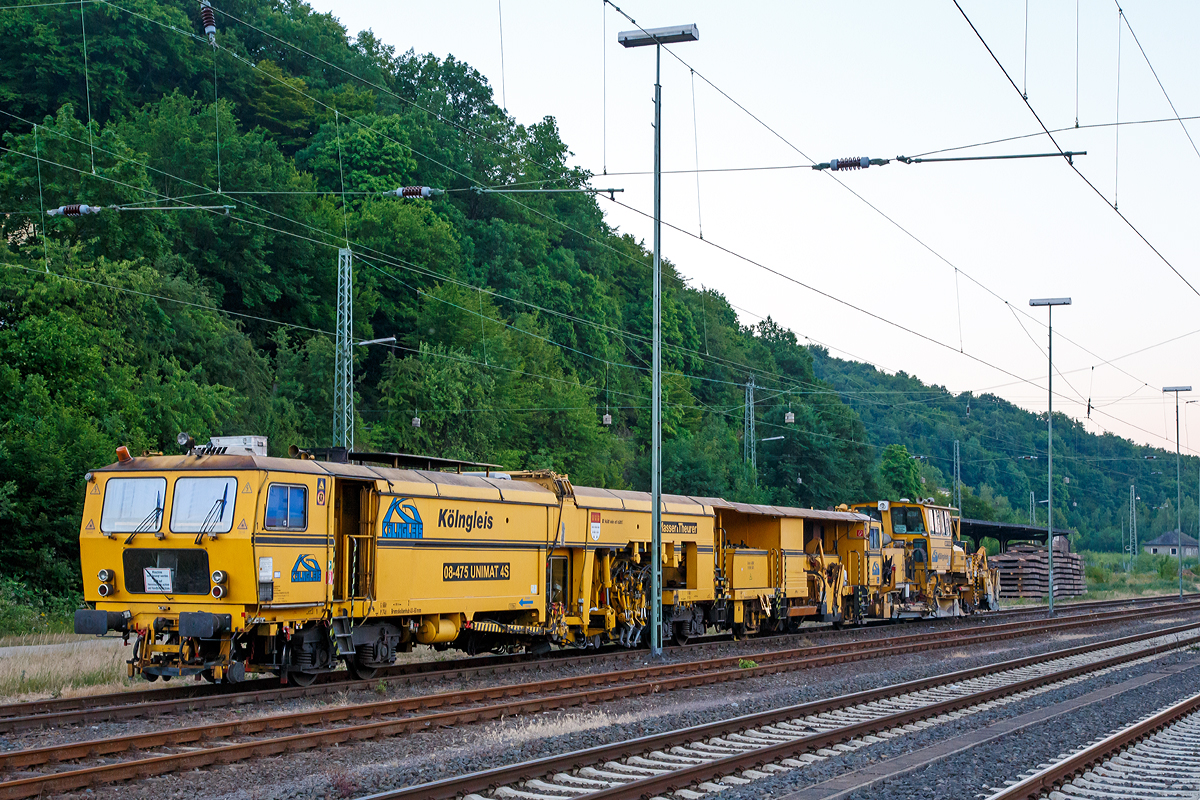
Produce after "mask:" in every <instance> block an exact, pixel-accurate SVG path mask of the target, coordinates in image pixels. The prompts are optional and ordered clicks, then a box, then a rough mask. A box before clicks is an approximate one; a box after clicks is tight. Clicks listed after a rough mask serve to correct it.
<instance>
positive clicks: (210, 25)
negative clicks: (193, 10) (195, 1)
mask: <svg viewBox="0 0 1200 800" xmlns="http://www.w3.org/2000/svg"><path fill="white" fill-rule="evenodd" d="M200 22H201V23H203V25H204V34H205V35H206V36H208V43H209V44H211V45H212V46H213V47H216V46H217V15H216V14H214V13H213V9H212V3H210V2H209V0H200Z"/></svg>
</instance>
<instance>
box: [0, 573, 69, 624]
mask: <svg viewBox="0 0 1200 800" xmlns="http://www.w3.org/2000/svg"><path fill="white" fill-rule="evenodd" d="M81 602H82V598H81V597H79V596H78V595H72V596H69V597H56V596H54V595H52V594H49V593H47V592H44V591H41V590H39V589H34V588H32V587H30V586H28V585H27V584H25V583H22V582H21V581H18V580H16V579H15V578H9V577H0V636H20V635H23V634H27V633H69V632H70V631H71V630H72V629H73V627H74V623H73V620H74V614H75V609H76V608H78V607H79V605H80V603H81Z"/></svg>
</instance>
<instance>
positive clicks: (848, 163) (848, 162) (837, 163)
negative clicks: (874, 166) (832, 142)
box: [829, 156, 871, 172]
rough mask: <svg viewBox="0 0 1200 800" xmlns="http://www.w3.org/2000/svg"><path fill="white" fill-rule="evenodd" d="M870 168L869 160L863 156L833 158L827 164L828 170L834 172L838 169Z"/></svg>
mask: <svg viewBox="0 0 1200 800" xmlns="http://www.w3.org/2000/svg"><path fill="white" fill-rule="evenodd" d="M869 166H871V159H870V158H868V157H866V156H863V157H862V158H835V159H833V160H832V161H830V162H829V168H830V169H831V170H833V171H834V172H837V171H838V170H839V169H866V168H867V167H869Z"/></svg>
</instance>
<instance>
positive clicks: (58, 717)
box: [0, 600, 1200, 767]
mask: <svg viewBox="0 0 1200 800" xmlns="http://www.w3.org/2000/svg"><path fill="white" fill-rule="evenodd" d="M1197 608H1200V600H1197V601H1192V602H1188V603H1183V604H1179V603H1178V602H1174V603H1170V604H1167V605H1163V606H1151V607H1149V608H1146V609H1132V610H1128V609H1126V610H1120V611H1109V612H1093V613H1090V614H1076V615H1070V616H1064V617H1059V618H1057V619H1055V620H1050V621H1046V620H1019V621H1015V622H1007V623H999V624H990V625H981V626H971V627H969V628H965V629H964V628H958V629H952V630H946V631H936V632H932V633H929V632H925V633H913V634H904V635H901V636H893V637H886V638H880V639H859V640H852V641H837V642H831V643H829V644H821V645H809V646H806V647H800V648H792V649H787V650H777V651H763V652H754V653H742V654H739V655H735V656H725V657H721V658H715V659H706V660H700V661H681V662H675V663H670V664H656V665H655V666H652V667H635V668H633V669H627V670H616V671H611V672H606V673H596V674H593V675H589V676H582V677H569V678H562V679H548V680H544V681H538V682H535V683H533V684H515V685H509V686H506V687H501V688H505V689H508V690H511V691H518V689H519V688H520V687H538V686H545V687H549V688H547V689H544V690H541V691H554V690H557V689H558V688H562V687H564V686H565V687H568V688H571V687H577V686H579V685H580V684H582V683H584V682H591V683H592V685H597V684H599V683H604V682H612V681H619V680H633V679H637V678H639V677H646V676H649V675H651V674H654V675H659V676H666V675H672V674H681V673H686V672H695V671H697V670H700V669H718V668H720V667H722V666H731V665H734V664H736V663H738V662H740V661H741V660H742V659H743V658H745V657H750V658H751V659H756V660H759V661H763V662H772V661H780V660H795V659H797V658H801V657H817V656H821V655H824V654H829V653H833V654H837V656H840V657H838V658H835V659H834V661H833V662H831V663H840V662H841V661H845V660H854V659H851V658H850V657H851V656H853V655H855V654H857V653H860V652H863V651H873V650H874V649H876V648H878V647H880V646H886V647H888V648H890V649H889V650H887V651H886V653H885V654H887V655H896V654H902V653H906V652H912V651H913V650H915V649H926V648H930V647H934V646H941V645H940V643H941V642H943V641H946V642H949V643H950V644H954V645H959V644H961V643H962V642H963V637H964V636H970V637H972V639H971V640H972V641H978V642H986V641H995V640H999V639H1006V638H1015V637H1017V636H1020V635H1036V634H1038V633H1041V632H1043V631H1046V630H1059V629H1063V628H1072V627H1079V626H1081V625H1084V624H1088V623H1097V624H1103V623H1109V622H1123V621H1128V620H1131V619H1143V618H1149V617H1155V616H1165V615H1168V614H1174V613H1178V612H1181V611H1183V612H1186V611H1194V610H1196V609H1197ZM1047 625H1050V626H1052V627H1047ZM978 637H985V638H978ZM904 645H913V646H911V647H908V648H907V649H897V648H902V647H903V646H904ZM863 657H866V658H873V657H876V656H873V655H866V656H863ZM558 663H559V664H565V665H568V666H570V665H574V664H579V665H585V664H593V663H595V658H594V656H574V657H573V658H570V659H560V660H559V662H558ZM823 665H824V664H821V663H814V666H823ZM537 666H538V664H537V662H528V663H522V664H521V665H520V666H519V667H513V666H509V667H507V668H505V667H504V665H485V666H481V667H460V668H458V669H451V670H444V671H441V672H436V673H429V674H422V675H418V676H415V677H414V676H401V677H393V678H390V679H388V678H384V679H371V680H364V681H347V682H342V683H337V684H328V685H322V686H304V687H292V688H273V689H264V690H261V691H257V692H233V693H223V694H218V695H214V696H207V697H203V698H196V697H191V696H184V697H181V698H177V699H170V700H156V701H151V702H144V703H130V704H122V705H115V706H100V707H93V708H83V709H75V710H69V711H60V712H51V713H47V714H31V715H29V716H25V717H8V718H5V719H0V733H3V732H10V733H14V732H20V731H26V730H33V729H36V728H44V727H50V726H55V725H67V724H78V723H92V722H107V721H113V720H122V719H133V718H137V717H147V716H153V715H163V714H170V713H177V712H190V711H195V710H197V709H201V708H206V709H207V708H223V707H228V706H237V705H249V704H255V703H261V702H266V701H275V700H291V699H301V698H307V697H316V696H321V695H326V694H330V693H331V692H332V691H344V690H346V689H360V690H367V689H372V688H374V687H376V686H378V685H379V682H380V681H381V680H382V681H383V682H384V683H385V684H393V683H401V682H403V683H410V682H412V681H414V680H417V679H426V680H428V679H432V678H441V679H450V678H468V677H476V676H480V675H489V674H497V673H503V672H509V671H515V670H517V669H522V670H525V669H528V668H531V667H537ZM801 668H802V667H801ZM486 691H490V690H486ZM533 691H538V690H536V689H530V690H529V691H527V692H522V693H526V694H527V693H530V692H533ZM470 694H471V693H468V692H458V693H453V695H452V696H455V697H462V698H467V697H468V696H469V695H470ZM428 697H429V698H430V699H431V700H436V702H435V703H434V705H437V704H441V703H445V702H448V700H447V699H444V698H443V696H441V695H431V696H428ZM417 699H419V698H417ZM459 702H470V700H468V699H463V700H460V701H459ZM367 705H371V704H367ZM345 708H353V706H346V707H345ZM5 758H6V756H4V755H0V767H2V766H3V764H4V759H5Z"/></svg>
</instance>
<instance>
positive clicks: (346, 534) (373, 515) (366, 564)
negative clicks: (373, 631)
mask: <svg viewBox="0 0 1200 800" xmlns="http://www.w3.org/2000/svg"><path fill="white" fill-rule="evenodd" d="M378 516H379V493H378V492H377V491H376V490H375V485H374V483H371V482H367V481H351V480H339V481H338V487H337V506H336V520H337V523H336V524H337V531H336V532H335V537H334V568H335V570H336V571H337V576H338V578H337V581H336V583H335V587H334V588H335V592H334V599H335V600H367V601H373V600H374V599H375V564H376V556H377V552H376V540H375V527H376V525H375V523H376V521H377V519H378Z"/></svg>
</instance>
